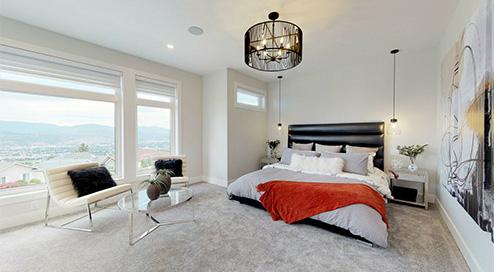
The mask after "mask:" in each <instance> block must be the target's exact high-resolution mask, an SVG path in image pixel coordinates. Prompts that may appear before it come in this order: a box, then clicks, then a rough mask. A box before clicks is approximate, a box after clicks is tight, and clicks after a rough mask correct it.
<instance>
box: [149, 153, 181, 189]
mask: <svg viewBox="0 0 494 272" xmlns="http://www.w3.org/2000/svg"><path fill="white" fill-rule="evenodd" d="M172 159H176V160H182V176H183V177H172V185H175V184H181V185H184V186H185V187H188V186H189V182H190V179H189V177H188V176H187V156H185V155H167V156H156V157H152V158H151V160H152V161H153V162H155V161H157V160H172Z"/></svg>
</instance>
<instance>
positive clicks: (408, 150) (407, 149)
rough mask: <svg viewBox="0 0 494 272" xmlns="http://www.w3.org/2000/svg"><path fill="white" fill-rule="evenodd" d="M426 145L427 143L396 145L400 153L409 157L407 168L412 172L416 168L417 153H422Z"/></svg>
mask: <svg viewBox="0 0 494 272" xmlns="http://www.w3.org/2000/svg"><path fill="white" fill-rule="evenodd" d="M427 146H428V144H424V145H405V146H397V149H398V152H399V153H400V155H403V156H407V157H408V158H409V159H410V162H411V164H410V165H409V166H408V169H409V170H410V171H412V172H414V171H416V170H417V166H416V165H415V160H416V159H417V156H418V155H420V154H422V153H423V152H424V151H425V148H426V147H427Z"/></svg>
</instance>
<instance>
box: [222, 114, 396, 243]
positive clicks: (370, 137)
mask: <svg viewBox="0 0 494 272" xmlns="http://www.w3.org/2000/svg"><path fill="white" fill-rule="evenodd" d="M293 143H318V144H323V145H343V146H346V145H352V146H361V147H372V148H377V152H376V155H375V157H374V160H373V162H374V167H375V169H376V170H377V171H373V173H369V174H368V175H366V176H362V175H356V174H349V173H341V174H337V175H323V174H319V173H309V172H304V171H295V170H294V169H290V168H289V167H288V166H287V165H282V164H275V165H269V166H266V167H264V168H263V169H261V170H258V171H254V172H251V173H248V174H246V175H243V176H241V177H239V178H238V179H237V180H235V181H234V182H233V183H231V184H230V185H229V186H228V188H227V194H228V196H229V198H230V199H232V200H236V201H239V202H240V203H243V204H248V205H251V206H254V207H258V208H263V205H262V204H261V203H260V202H259V199H260V196H261V194H260V193H259V192H257V190H256V186H257V185H258V184H261V183H265V182H268V181H272V180H286V181H300V182H311V181H318V182H328V183H356V184H365V185H367V186H369V187H371V188H372V189H374V190H375V191H377V192H378V193H379V194H380V195H381V196H382V197H383V200H384V199H385V198H386V197H387V198H391V197H392V196H391V193H390V191H389V183H388V182H389V181H388V179H387V176H386V175H385V173H384V172H383V171H382V170H384V123H383V122H371V123H343V124H309V125H305V124H304V125H290V126H289V127H288V147H292V145H293ZM342 152H345V150H344V148H343V150H342ZM299 223H304V224H310V225H315V226H318V227H322V228H325V229H328V230H330V231H333V232H337V233H340V234H343V235H346V236H350V237H353V238H356V239H359V240H362V241H366V242H369V243H371V244H372V245H377V246H380V247H387V246H388V231H387V225H386V223H385V222H384V221H383V218H382V217H381V215H380V214H379V213H378V212H377V211H376V210H375V209H372V208H371V207H369V206H367V205H364V204H353V205H349V206H345V207H342V208H338V209H336V210H333V211H329V212H323V213H320V214H317V215H314V216H312V217H310V218H307V219H305V220H303V221H301V222H299Z"/></svg>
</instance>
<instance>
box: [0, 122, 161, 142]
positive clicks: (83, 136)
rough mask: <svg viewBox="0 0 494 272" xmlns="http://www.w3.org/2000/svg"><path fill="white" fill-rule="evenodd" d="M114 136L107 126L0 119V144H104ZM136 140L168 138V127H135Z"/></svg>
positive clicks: (110, 128) (111, 129) (112, 129)
mask: <svg viewBox="0 0 494 272" xmlns="http://www.w3.org/2000/svg"><path fill="white" fill-rule="evenodd" d="M113 139H114V128H113V127H111V126H104V125H96V124H84V125H76V126H59V125H54V124H48V123H30V122H12V121H0V144H1V145H11V146H19V145H21V146H22V145H57V144H60V145H65V144H81V143H85V144H108V143H112V142H113ZM138 139H139V142H146V141H169V129H166V128H160V127H139V135H138Z"/></svg>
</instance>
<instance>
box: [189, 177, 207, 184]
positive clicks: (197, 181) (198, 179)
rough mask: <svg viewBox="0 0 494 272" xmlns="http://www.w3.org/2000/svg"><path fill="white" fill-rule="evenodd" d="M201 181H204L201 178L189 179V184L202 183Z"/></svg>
mask: <svg viewBox="0 0 494 272" xmlns="http://www.w3.org/2000/svg"><path fill="white" fill-rule="evenodd" d="M203 181H204V177H203V176H197V177H191V178H190V179H189V184H196V183H199V182H203Z"/></svg>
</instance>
